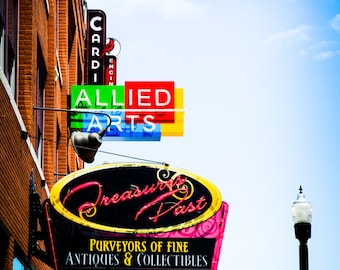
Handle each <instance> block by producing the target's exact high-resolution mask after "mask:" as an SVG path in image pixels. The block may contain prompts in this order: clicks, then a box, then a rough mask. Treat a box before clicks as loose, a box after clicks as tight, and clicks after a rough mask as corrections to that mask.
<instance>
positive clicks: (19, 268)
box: [13, 258, 25, 270]
mask: <svg viewBox="0 0 340 270" xmlns="http://www.w3.org/2000/svg"><path fill="white" fill-rule="evenodd" d="M13 270H25V266H24V265H23V264H22V263H21V261H20V260H19V259H18V258H14V260H13Z"/></svg>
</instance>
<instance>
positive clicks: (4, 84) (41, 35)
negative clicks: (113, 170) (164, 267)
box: [0, 0, 86, 270]
mask: <svg viewBox="0 0 340 270" xmlns="http://www.w3.org/2000/svg"><path fill="white" fill-rule="evenodd" d="M85 21H86V2H85V0H20V1H19V0H0V269H4V270H10V269H13V267H15V268H14V269H25V270H26V269H50V266H49V265H48V262H49V261H48V260H47V259H46V260H45V259H44V258H45V255H46V253H48V252H47V251H48V250H47V248H46V247H45V246H44V241H42V240H41V236H40V234H39V232H40V231H41V227H40V223H39V221H40V220H41V219H40V218H39V217H40V214H41V211H42V209H43V208H41V205H40V203H42V202H43V201H44V200H45V199H46V198H48V196H49V190H50V188H51V187H52V186H53V184H54V183H55V182H56V181H57V180H58V179H60V178H61V177H63V176H64V175H66V174H68V173H70V172H73V171H75V170H78V169H80V168H82V167H83V163H82V161H81V160H80V159H79V158H77V156H76V154H75V152H74V151H73V149H72V146H71V144H70V136H69V135H70V132H69V130H68V123H67V113H65V112H55V111H43V110H37V109H35V108H34V106H37V107H45V108H67V100H68V98H67V97H68V95H69V91H70V87H71V85H75V84H78V85H79V84H83V83H84V73H85V72H84V70H85V68H84V65H85V64H84V59H85V57H84V56H85V34H86V24H85ZM37 243H38V244H37ZM17 267H19V268H17Z"/></svg>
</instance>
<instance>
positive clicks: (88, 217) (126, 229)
mask: <svg viewBox="0 0 340 270" xmlns="http://www.w3.org/2000/svg"><path fill="white" fill-rule="evenodd" d="M50 201H51V205H52V207H53V208H54V209H55V210H56V211H57V212H58V213H59V214H61V215H62V216H64V217H65V218H67V219H69V220H71V221H73V222H75V223H78V224H81V225H83V226H87V227H90V228H93V229H97V230H102V231H109V232H118V233H140V234H143V233H158V232H168V231H173V230H180V229H184V228H187V227H190V226H193V225H196V224H199V223H201V222H203V221H205V220H207V219H209V218H210V217H212V216H213V215H214V214H215V213H216V212H217V211H218V210H219V209H220V207H221V204H222V198H221V194H220V192H219V190H218V189H217V188H216V187H215V186H214V185H213V184H212V183H211V182H209V181H208V180H206V179H204V178H202V177H199V176H197V175H195V174H193V173H190V172H187V171H184V170H181V169H174V168H169V167H166V166H161V165H153V164H129V163H122V164H120V163H119V164H106V165H101V166H96V167H92V168H90V169H84V170H80V171H77V172H75V173H72V174H70V175H68V176H66V177H64V178H63V179H61V180H60V181H59V182H57V183H56V184H55V185H54V186H53V188H52V190H51V195H50Z"/></svg>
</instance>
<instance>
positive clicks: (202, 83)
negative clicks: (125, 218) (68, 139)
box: [87, 0, 340, 270]
mask: <svg viewBox="0 0 340 270" xmlns="http://www.w3.org/2000/svg"><path fill="white" fill-rule="evenodd" d="M87 4H88V8H89V9H101V10H103V11H105V13H106V16H107V37H113V38H116V39H117V40H119V42H120V44H121V53H120V55H119V57H118V61H117V81H118V82H117V84H118V85H124V82H125V81H175V86H176V87H182V88H184V107H185V122H184V136H183V137H163V138H162V139H161V141H160V142H122V141H117V142H105V141H104V143H103V145H102V146H101V148H100V151H99V152H98V154H97V156H96V160H95V162H94V163H91V164H90V165H87V166H94V165H98V164H102V163H103V162H124V161H127V162H138V160H135V159H130V158H125V157H124V156H129V157H134V158H137V159H146V160H152V161H158V162H169V163H170V166H171V167H175V168H182V169H185V170H187V171H190V172H193V173H195V174H197V175H199V176H202V177H204V178H206V179H208V180H210V181H211V182H213V183H214V184H215V185H216V186H217V187H218V189H219V190H220V191H221V193H222V196H223V200H224V201H226V202H227V203H228V205H229V214H228V218H227V226H226V230H225V235H224V240H223V246H222V251H221V258H220V262H219V269H221V270H227V269H229V270H239V269H240V270H244V269H252V270H264V269H265V270H272V269H275V270H287V269H298V267H299V257H298V256H299V253H298V251H299V249H298V244H299V243H298V240H296V239H295V235H294V226H293V221H292V217H291V211H290V208H291V205H292V203H293V201H294V200H295V199H296V196H297V194H298V192H299V186H300V185H302V187H303V192H304V194H305V195H306V198H307V200H308V201H310V202H311V203H312V205H313V221H312V238H311V239H310V240H309V241H308V247H309V269H310V270H317V269H328V270H338V269H339V267H340V257H339V250H340V201H339V199H338V194H339V192H340V76H339V75H340V1H339V0H271V1H268V0H266V1H265V0H257V1H251V0H212V1H203V0H195V1H194V0H162V1H159V0H110V1H107V0H87ZM108 153H109V154H108Z"/></svg>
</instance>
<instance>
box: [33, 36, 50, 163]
mask: <svg viewBox="0 0 340 270" xmlns="http://www.w3.org/2000/svg"><path fill="white" fill-rule="evenodd" d="M38 44H39V42H38ZM36 76H37V87H36V89H37V95H36V97H37V99H36V103H35V104H36V105H37V107H44V96H45V83H46V78H47V70H46V65H45V61H44V58H43V54H42V50H41V47H40V46H39V45H38V51H37V75H36ZM36 115H37V118H36V121H37V129H36V130H37V133H36V136H35V137H36V144H35V145H36V149H35V150H36V153H37V157H38V160H39V161H40V165H41V166H42V160H43V156H42V154H43V147H42V144H43V130H44V126H43V125H44V118H43V111H42V110H37V114H36Z"/></svg>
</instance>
